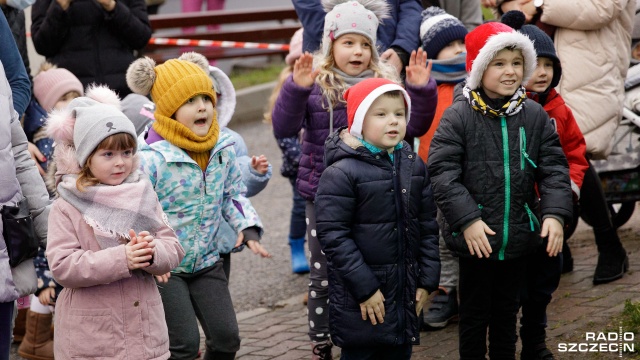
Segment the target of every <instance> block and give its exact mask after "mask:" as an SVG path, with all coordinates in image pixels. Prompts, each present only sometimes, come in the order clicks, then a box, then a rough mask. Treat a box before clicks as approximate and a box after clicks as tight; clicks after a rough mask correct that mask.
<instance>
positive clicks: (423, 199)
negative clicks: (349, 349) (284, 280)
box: [316, 128, 440, 346]
mask: <svg viewBox="0 0 640 360" xmlns="http://www.w3.org/2000/svg"><path fill="white" fill-rule="evenodd" d="M394 159H395V160H394V162H393V163H392V162H391V160H390V158H389V156H388V155H387V154H386V153H376V154H373V153H371V152H370V151H369V150H367V149H366V148H365V147H364V146H363V145H362V143H361V142H360V141H359V140H357V139H356V138H355V137H354V136H352V135H350V134H349V133H348V131H347V130H346V129H344V128H343V129H341V130H339V131H337V132H335V133H334V134H332V135H331V136H330V137H329V138H328V139H327V142H326V151H325V160H326V164H327V165H328V167H327V169H326V170H325V171H324V173H323V174H322V177H321V178H320V185H319V187H318V194H317V196H316V220H317V232H318V240H319V241H320V244H321V245H322V249H323V251H324V253H325V254H326V256H327V262H328V275H329V322H330V328H331V339H332V341H333V342H334V343H335V344H336V345H338V346H380V345H400V344H406V343H411V344H418V343H419V331H420V329H419V325H418V317H417V316H416V305H415V299H416V288H424V289H426V290H427V291H429V292H432V291H434V290H435V289H437V287H438V281H439V279H440V257H439V251H438V224H437V222H436V207H435V203H434V202H433V194H432V191H431V183H430V180H429V176H428V175H427V173H426V168H425V165H424V163H423V162H422V160H421V159H419V158H418V156H417V155H416V154H415V153H414V152H413V151H411V148H410V147H409V145H408V144H407V143H406V142H403V147H402V149H399V150H395V152H394ZM378 289H379V290H380V291H381V292H382V295H383V296H384V298H385V310H386V315H385V321H384V323H381V324H378V325H375V326H373V325H371V322H369V321H363V320H362V317H361V314H360V306H359V304H360V303H361V302H364V301H365V300H367V299H368V298H370V297H371V296H372V295H373V294H374V293H375V292H376V291H377V290H378Z"/></svg>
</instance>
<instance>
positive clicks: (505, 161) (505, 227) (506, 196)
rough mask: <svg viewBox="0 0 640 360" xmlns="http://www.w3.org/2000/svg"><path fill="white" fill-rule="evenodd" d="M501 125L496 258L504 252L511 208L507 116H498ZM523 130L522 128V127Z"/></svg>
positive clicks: (500, 257) (500, 258)
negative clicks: (499, 230)
mask: <svg viewBox="0 0 640 360" xmlns="http://www.w3.org/2000/svg"><path fill="white" fill-rule="evenodd" d="M500 125H501V127H502V161H503V165H504V221H503V224H502V246H501V247H500V251H499V252H498V260H504V252H505V249H506V247H507V241H508V236H509V211H510V210H511V204H510V203H511V170H510V168H509V132H508V131H507V118H506V117H504V116H501V117H500ZM523 130H524V129H523Z"/></svg>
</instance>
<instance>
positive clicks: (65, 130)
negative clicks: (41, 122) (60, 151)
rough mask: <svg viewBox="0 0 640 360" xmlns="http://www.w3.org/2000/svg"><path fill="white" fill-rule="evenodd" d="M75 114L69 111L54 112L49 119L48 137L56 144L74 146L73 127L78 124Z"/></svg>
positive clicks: (47, 125) (47, 124)
mask: <svg viewBox="0 0 640 360" xmlns="http://www.w3.org/2000/svg"><path fill="white" fill-rule="evenodd" d="M72 114H73V112H72V111H70V110H67V109H62V110H53V111H52V112H51V114H49V117H48V118H47V123H46V131H47V135H48V136H49V137H50V138H52V139H53V141H55V142H56V143H61V144H66V145H72V144H73V127H74V126H75V124H76V119H75V117H73V116H72Z"/></svg>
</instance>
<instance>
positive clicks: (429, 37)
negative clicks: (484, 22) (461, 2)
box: [420, 6, 469, 59]
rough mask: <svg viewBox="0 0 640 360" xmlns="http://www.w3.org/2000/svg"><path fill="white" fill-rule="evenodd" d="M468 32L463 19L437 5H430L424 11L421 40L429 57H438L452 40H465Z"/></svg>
mask: <svg viewBox="0 0 640 360" xmlns="http://www.w3.org/2000/svg"><path fill="white" fill-rule="evenodd" d="M468 32H469V31H467V28H465V27H464V25H463V24H462V21H460V20H458V19H457V18H456V17H455V16H452V15H449V14H447V13H446V12H445V11H444V10H442V9H441V8H439V7H437V6H431V7H428V8H427V9H426V10H424V11H423V12H422V24H421V25H420V40H421V41H422V48H423V49H424V51H426V52H427V56H428V57H429V59H435V58H436V57H438V54H439V53H440V50H442V49H443V48H444V47H445V46H447V45H448V44H449V43H451V42H452V41H455V40H462V41H464V37H465V36H466V35H467V33H468Z"/></svg>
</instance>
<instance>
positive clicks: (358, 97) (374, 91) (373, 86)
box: [344, 78, 411, 139]
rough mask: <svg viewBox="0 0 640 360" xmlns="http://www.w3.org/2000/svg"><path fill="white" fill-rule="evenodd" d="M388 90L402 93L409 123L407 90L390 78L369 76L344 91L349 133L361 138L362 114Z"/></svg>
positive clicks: (409, 101)
mask: <svg viewBox="0 0 640 360" xmlns="http://www.w3.org/2000/svg"><path fill="white" fill-rule="evenodd" d="M390 91H400V92H401V93H402V96H403V97H404V104H405V106H406V108H407V112H406V118H407V123H409V114H411V98H409V94H408V93H407V91H406V90H405V89H404V88H403V87H402V86H400V85H398V84H396V83H394V82H393V81H391V80H387V79H384V78H370V79H366V80H363V81H361V82H359V83H357V84H356V85H353V86H352V87H350V88H349V89H348V90H347V91H346V92H345V93H344V99H345V100H346V102H347V122H348V124H349V133H350V134H351V135H353V136H355V137H357V138H359V139H362V125H363V124H364V116H365V115H366V114H367V111H368V110H369V108H370V107H371V104H373V102H374V101H375V100H376V99H377V98H378V97H380V95H382V94H384V93H387V92H390Z"/></svg>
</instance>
